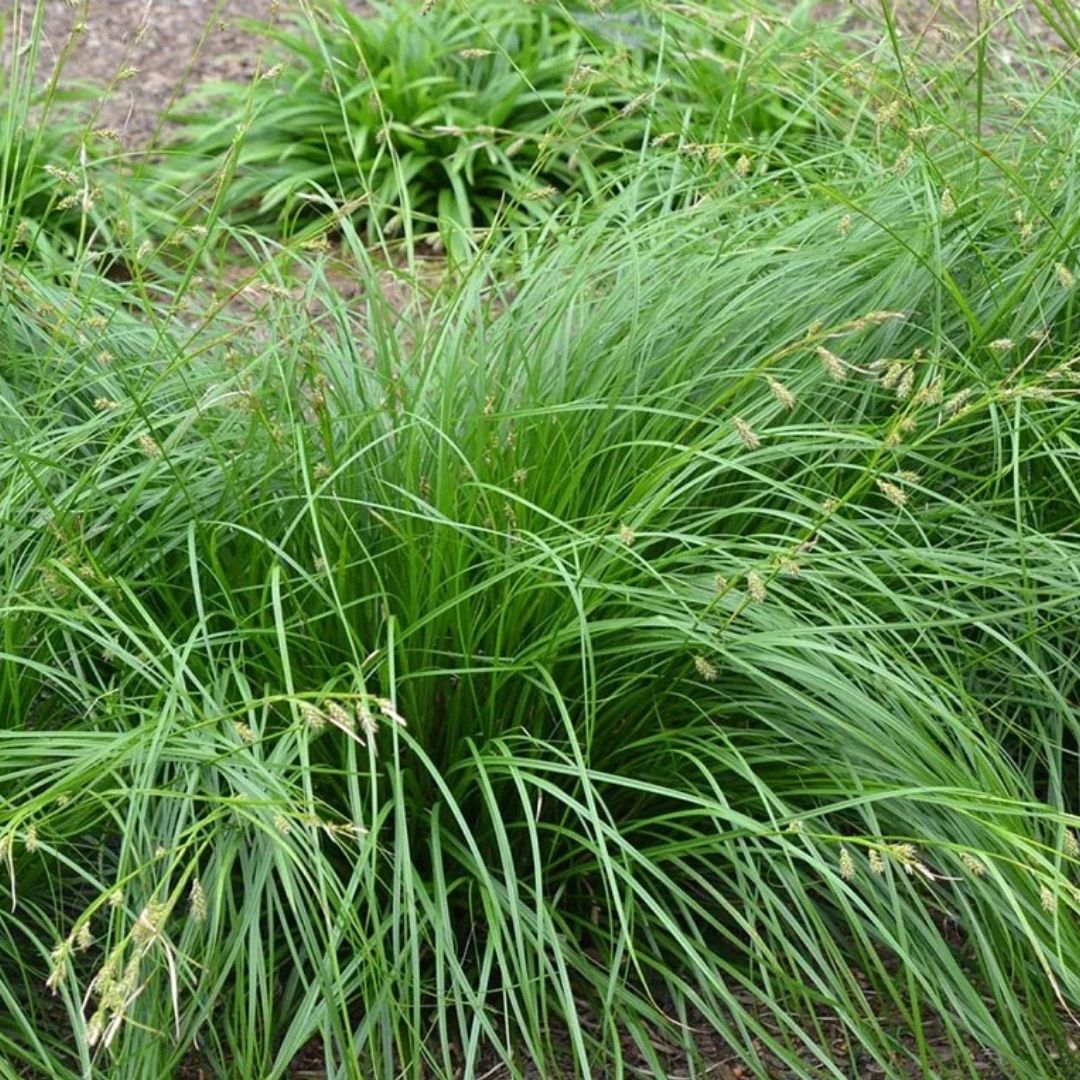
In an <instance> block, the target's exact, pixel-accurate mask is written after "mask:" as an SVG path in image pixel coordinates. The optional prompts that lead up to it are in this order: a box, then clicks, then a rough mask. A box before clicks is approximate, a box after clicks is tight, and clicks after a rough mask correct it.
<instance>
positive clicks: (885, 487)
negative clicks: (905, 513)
mask: <svg viewBox="0 0 1080 1080" xmlns="http://www.w3.org/2000/svg"><path fill="white" fill-rule="evenodd" d="M877 486H878V490H879V491H880V492H881V494H882V495H884V496H885V498H886V499H888V500H889V502H891V503H892V504H893V506H906V505H907V501H908V497H907V492H906V491H904V489H903V488H901V487H898V486H897V485H896V484H891V483H889V481H888V480H878V481H877Z"/></svg>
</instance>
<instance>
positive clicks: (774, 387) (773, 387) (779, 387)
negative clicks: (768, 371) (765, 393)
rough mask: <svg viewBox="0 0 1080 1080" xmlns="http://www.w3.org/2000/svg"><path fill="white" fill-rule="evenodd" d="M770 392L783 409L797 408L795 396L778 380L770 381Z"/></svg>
mask: <svg viewBox="0 0 1080 1080" xmlns="http://www.w3.org/2000/svg"><path fill="white" fill-rule="evenodd" d="M768 383H769V390H770V392H771V393H772V396H773V397H774V398H776V400H777V402H778V403H779V405H780V407H781V408H782V409H787V410H789V411H790V410H791V409H794V408H795V395H794V394H793V393H792V392H791V391H790V390H789V389H788V388H787V387H786V386H785V385H784V384H783V383H782V382H780V381H779V380H778V379H771V378H770V379H769V380H768Z"/></svg>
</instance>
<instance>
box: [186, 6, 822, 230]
mask: <svg viewBox="0 0 1080 1080" xmlns="http://www.w3.org/2000/svg"><path fill="white" fill-rule="evenodd" d="M270 36H271V38H272V41H273V44H274V48H272V49H271V50H270V53H269V56H268V59H267V66H266V67H265V68H264V70H263V72H262V74H261V76H260V77H259V78H258V79H257V80H256V82H255V84H254V85H253V86H251V87H245V86H239V85H235V84H226V85H224V86H220V85H219V86H212V87H209V88H207V89H204V90H203V91H201V92H200V93H199V94H198V95H196V96H195V97H194V98H193V99H192V100H191V102H190V103H189V106H188V109H187V111H186V113H184V112H181V113H180V116H181V118H182V119H183V120H184V121H185V126H184V129H183V131H182V133H181V136H180V138H179V139H177V140H175V141H174V143H173V145H172V147H171V148H170V160H171V166H169V167H168V169H167V172H166V174H165V175H167V176H170V177H176V178H177V179H176V181H175V182H176V185H177V186H178V187H181V188H186V187H189V186H190V184H191V179H192V177H198V176H205V177H206V178H207V179H206V183H207V184H209V185H210V186H209V188H208V190H210V191H211V192H212V194H214V195H217V194H218V193H219V192H222V191H223V196H222V198H223V205H224V206H225V207H226V208H227V209H228V210H229V212H230V214H231V215H232V217H233V218H234V220H243V221H248V222H252V221H258V222H259V223H260V224H262V225H263V226H272V225H276V226H277V227H279V228H282V229H285V230H286V231H289V229H290V226H291V224H292V223H294V222H295V220H296V219H297V218H298V217H299V218H304V217H310V216H312V214H313V213H315V212H316V211H322V212H325V206H326V203H327V201H328V200H330V201H335V202H344V203H345V204H346V205H348V206H349V208H350V211H351V212H353V213H354V214H356V215H357V217H358V219H359V220H361V221H362V222H363V223H364V224H365V228H366V231H367V234H368V237H369V238H374V237H378V236H382V235H386V236H395V235H398V234H402V233H404V234H405V235H407V236H411V235H412V233H413V232H414V231H416V232H430V231H432V230H433V229H434V228H435V227H437V228H438V229H439V231H440V232H441V233H442V234H443V236H444V237H445V238H447V239H450V240H451V241H452V240H453V238H454V237H455V236H460V234H461V233H462V232H464V233H466V234H467V233H468V232H469V231H470V230H471V229H472V228H473V227H474V226H478V227H483V226H488V225H490V224H492V223H493V222H503V223H505V222H510V223H522V224H523V223H528V222H530V221H534V222H535V221H542V220H544V219H545V218H546V217H547V216H548V215H549V214H550V212H551V210H552V207H553V206H554V205H557V204H558V202H559V201H561V200H562V199H564V198H566V197H568V196H570V197H573V196H577V195H587V196H591V197H594V198H595V197H596V196H597V195H599V194H601V193H603V192H604V191H607V190H609V189H610V188H611V187H612V186H619V185H620V184H621V183H623V182H624V179H623V177H624V174H625V173H627V172H628V171H633V170H634V169H635V166H637V164H638V162H639V160H640V157H641V155H642V153H643V152H645V150H646V149H647V147H648V146H649V145H650V143H652V142H659V143H663V144H668V143H670V144H671V146H672V147H675V146H678V145H680V144H681V145H682V146H683V147H684V148H689V149H691V150H692V151H693V152H694V155H695V156H702V155H704V154H705V153H706V152H708V151H709V150H710V149H714V153H715V154H719V155H720V156H726V155H727V154H731V160H732V161H734V160H735V158H736V157H737V156H738V146H739V145H740V143H741V142H745V140H747V139H751V140H752V139H754V138H755V137H757V136H759V135H768V134H770V133H773V132H776V131H777V130H778V129H781V128H782V129H783V130H784V135H785V139H786V140H787V141H788V142H790V141H791V140H792V139H793V138H794V137H795V135H797V134H805V132H806V131H807V130H809V129H810V127H811V126H812V118H811V117H809V116H807V115H803V114H801V113H800V106H799V104H798V103H799V93H798V90H799V88H798V86H797V85H795V86H784V85H783V84H782V80H780V79H779V78H778V77H777V76H778V74H779V72H778V71H777V70H776V56H778V55H782V53H783V51H784V49H785V48H787V47H789V46H790V44H791V40H792V34H791V33H790V32H788V33H782V34H779V35H777V40H775V41H773V42H772V43H770V47H769V48H768V49H766V50H763V51H762V52H760V53H757V54H755V56H754V60H755V65H756V68H755V72H754V75H753V77H752V76H751V73H750V68H749V64H748V61H749V59H750V54H749V52H748V50H747V47H746V42H745V40H744V37H745V20H743V19H742V18H741V16H740V17H737V18H733V17H731V16H730V15H728V16H721V15H719V14H716V13H709V12H706V11H702V10H700V9H696V8H695V9H689V14H688V13H687V11H686V10H683V11H668V10H666V8H665V7H663V6H658V7H653V6H652V5H641V4H636V3H635V4H631V5H622V6H621V7H613V8H608V7H604V8H603V9H600V10H598V11H595V12H594V11H592V10H585V11H578V12H575V11H571V10H568V9H567V8H565V7H564V6H563V5H561V4H552V3H535V4H534V3H530V4H522V3H517V2H506V0H482V2H479V3H470V4H466V5H453V4H436V5H434V6H432V7H431V9H430V10H426V9H425V8H423V7H417V6H414V5H411V4H391V5H381V6H377V7H376V10H375V13H374V14H370V13H366V14H363V15H360V14H357V13H356V12H354V11H353V10H352V9H350V8H349V7H348V6H347V5H345V4H344V3H338V2H335V3H332V4H329V5H326V6H325V7H320V8H318V9H316V12H312V11H305V13H304V14H303V15H300V16H298V17H297V20H296V25H294V26H293V27H291V28H289V29H276V30H272V31H270ZM238 117H240V118H241V120H240V123H239V124H238V123H237V118H238ZM721 151H723V153H721Z"/></svg>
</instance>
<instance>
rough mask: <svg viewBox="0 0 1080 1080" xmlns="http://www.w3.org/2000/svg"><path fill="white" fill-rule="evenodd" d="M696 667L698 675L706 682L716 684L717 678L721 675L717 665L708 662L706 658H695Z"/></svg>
mask: <svg viewBox="0 0 1080 1080" xmlns="http://www.w3.org/2000/svg"><path fill="white" fill-rule="evenodd" d="M694 667H695V668H697V673H698V674H699V675H700V676H701V677H702V678H703V679H704V680H705V681H706V682H716V679H717V676H718V675H719V674H720V673H719V671H717V669H716V665H715V664H714V663H712V662H711V661H709V660H706V659H705V657H704V656H695V657H694Z"/></svg>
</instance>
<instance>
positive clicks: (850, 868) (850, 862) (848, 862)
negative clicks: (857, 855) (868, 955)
mask: <svg viewBox="0 0 1080 1080" xmlns="http://www.w3.org/2000/svg"><path fill="white" fill-rule="evenodd" d="M840 876H841V877H842V878H843V879H844V880H845V881H851V880H853V879H854V877H855V860H854V859H852V857H851V853H850V852H849V851H848V849H847V848H846V847H842V848H841V849H840Z"/></svg>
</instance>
